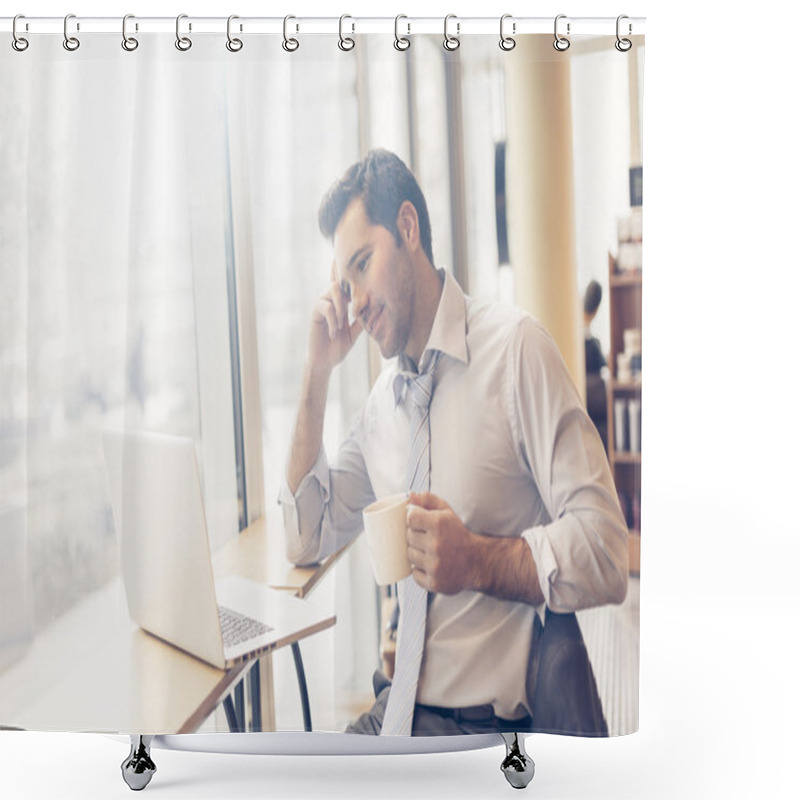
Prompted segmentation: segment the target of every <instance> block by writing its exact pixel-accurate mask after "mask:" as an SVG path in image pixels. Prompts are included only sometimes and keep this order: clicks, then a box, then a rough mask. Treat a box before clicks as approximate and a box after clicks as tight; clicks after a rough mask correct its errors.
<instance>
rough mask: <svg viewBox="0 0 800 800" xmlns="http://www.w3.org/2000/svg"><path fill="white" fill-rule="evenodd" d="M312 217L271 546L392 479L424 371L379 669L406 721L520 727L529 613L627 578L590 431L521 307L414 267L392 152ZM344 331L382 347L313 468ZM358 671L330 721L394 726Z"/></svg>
mask: <svg viewBox="0 0 800 800" xmlns="http://www.w3.org/2000/svg"><path fill="white" fill-rule="evenodd" d="M319 216H320V227H321V230H322V232H323V234H325V235H326V236H328V237H329V238H331V239H332V242H333V254H334V262H333V275H332V278H333V280H332V282H331V285H330V287H329V288H328V290H327V291H326V293H325V294H324V295H323V296H322V298H321V299H320V301H319V302H318V304H317V305H316V307H315V309H314V311H313V314H312V321H311V330H310V334H309V344H308V354H307V361H306V365H305V371H304V378H303V387H302V393H301V399H300V404H299V410H298V415H297V422H296V427H295V431H294V438H293V443H292V448H291V452H290V456H289V463H288V468H287V475H286V486H285V487H284V490H283V492H282V496H281V503H282V505H283V511H284V520H285V524H286V535H287V552H288V556H289V558H290V560H292V561H293V562H295V563H300V564H303V563H312V562H314V561H317V560H319V559H321V558H324V557H326V556H327V555H329V554H331V553H333V552H335V551H336V550H337V549H338V548H340V547H342V546H343V545H344V544H345V543H346V542H347V541H349V540H350V539H352V538H353V537H354V536H356V535H357V534H358V533H359V532H360V530H361V528H362V521H361V512H362V510H363V509H364V508H365V507H366V506H367V505H368V504H369V503H370V502H372V501H373V500H374V499H375V498H380V497H384V496H386V495H389V494H394V493H397V492H402V491H406V490H407V489H408V488H409V485H408V484H407V483H406V481H407V480H408V478H407V475H408V471H407V467H409V468H410V466H411V464H410V461H413V459H409V454H410V449H413V448H412V446H411V445H410V443H412V442H416V441H417V439H416V438H415V436H416V435H417V434H418V433H419V430H421V429H422V426H418V425H416V424H415V426H414V429H413V430H412V419H413V418H414V411H413V409H412V408H411V403H410V402H409V398H408V395H409V394H410V389H409V386H410V384H409V381H413V379H414V378H415V377H421V376H420V373H422V374H430V375H432V376H433V389H432V399H431V401H430V406H429V409H428V410H427V412H426V413H427V415H428V419H427V427H428V429H429V450H423V451H422V452H423V453H424V458H422V459H418V461H420V462H421V463H423V464H424V466H425V469H424V478H425V481H426V483H427V481H428V480H429V483H430V491H415V492H412V493H411V495H410V508H409V513H408V530H407V540H408V557H409V562H410V563H411V565H412V569H413V571H412V577H411V578H410V579H407V581H412V582H413V584H414V585H413V586H405V587H403V588H402V591H403V593H402V594H401V613H400V628H399V640H398V652H397V664H396V670H395V680H394V683H395V685H397V684H398V683H400V682H401V678H400V677H399V676H400V674H401V672H403V673H404V674H407V673H411V678H410V679H409V680H410V684H409V685H410V687H411V692H412V697H411V702H412V706H413V708H412V710H411V711H410V712H409V714H411V713H413V729H412V730H411V731H409V732H413V733H414V734H442V733H447V734H455V733H472V732H481V731H497V730H509V731H510V730H514V729H518V730H525V729H526V726H528V727H529V726H530V724H531V719H530V713H531V699H530V698H529V697H528V694H527V692H526V678H527V672H528V669H529V657H530V655H531V650H532V645H535V642H534V637H533V632H534V627H535V626H534V621H535V617H536V615H538V616H539V619H540V620H541V621H544V618H545V617H544V613H545V607H547V608H549V609H551V610H552V611H565V612H566V611H574V610H576V609H579V608H584V607H587V606H594V605H600V604H605V603H619V602H622V600H623V599H624V597H625V593H626V590H627V567H628V564H627V529H626V527H625V523H624V520H623V519H622V516H621V514H620V511H619V506H618V503H617V499H616V492H615V489H614V485H613V481H612V479H611V476H610V473H609V469H608V465H607V461H606V458H605V454H604V452H603V447H602V444H601V443H600V440H599V439H598V437H597V432H596V431H595V429H594V426H593V425H592V424H591V422H590V421H589V419H588V417H587V416H586V412H585V410H584V409H583V408H582V403H581V400H580V398H579V396H578V394H577V392H576V390H575V388H574V386H573V384H572V382H571V381H570V379H569V377H568V375H567V372H566V368H565V366H564V363H563V361H562V359H561V357H560V355H559V353H558V350H557V348H556V346H555V344H554V342H553V341H552V339H551V338H550V336H549V335H548V334H547V332H546V331H545V330H544V328H543V327H542V326H541V324H539V323H538V322H537V321H536V320H534V319H533V318H532V317H530V316H529V315H527V314H525V313H523V312H521V311H519V310H517V309H513V308H508V307H503V306H499V305H493V304H486V303H480V302H477V301H475V300H473V299H471V298H469V297H467V296H465V295H464V294H463V293H462V291H461V289H460V288H459V286H458V284H457V283H456V282H455V280H454V279H453V278H452V276H451V275H450V274H448V273H445V272H444V270H440V271H437V270H436V269H435V268H434V266H433V255H432V249H431V231H430V222H429V218H428V211H427V207H426V204H425V199H424V197H423V195H422V192H421V190H420V188H419V186H418V185H417V182H416V180H415V178H414V176H413V175H412V174H411V172H410V171H409V170H408V168H407V167H406V166H405V164H403V162H402V161H401V160H400V159H399V158H398V157H397V156H395V155H393V154H391V153H388V152H386V151H381V150H378V151H373V152H371V153H369V154H368V155H367V156H366V157H365V158H364V159H363V160H362V161H360V162H358V163H357V164H354V165H353V166H352V167H351V168H350V169H349V170H348V171H347V172H346V173H345V175H344V176H343V178H342V179H341V180H340V181H339V182H338V183H337V184H336V185H335V186H334V187H333V188H332V189H331V191H330V192H329V194H328V196H327V197H326V198H325V199H324V201H323V203H322V206H321V208H320V215H319ZM350 307H351V309H352V321H351V320H350V319H349V313H348V308H350ZM363 329H366V331H367V334H368V335H369V336H371V337H372V338H373V339H374V341H375V342H376V343H377V345H378V347H379V348H380V351H381V354H382V355H383V356H384V358H387V359H395V361H394V362H393V363H391V365H390V366H389V367H387V368H386V369H385V370H383V372H382V373H381V375H380V376H379V377H378V379H377V381H376V383H375V385H374V387H373V389H372V391H371V392H370V395H369V397H368V399H367V401H366V403H365V405H364V407H363V409H362V412H361V415H360V417H359V419H358V421H357V423H356V425H355V426H354V428H353V430H352V431H351V433H350V435H349V436H348V438H347V439H346V441H345V442H344V443H343V444H342V446H341V447H340V449H339V452H338V455H337V459H336V462H335V463H334V464H331V465H330V466H329V465H328V461H327V455H326V453H325V449H324V447H323V446H322V430H323V418H324V410H325V403H326V398H327V391H328V382H329V379H330V376H331V373H332V371H333V369H334V368H335V366H336V365H337V364H338V363H340V362H341V361H342V360H343V359H344V358H345V357H346V355H347V354H348V352H349V351H350V349H351V348H352V346H353V344H354V342H355V341H356V339H357V338H358V336H359V335H360V334H361V332H362V330H363ZM427 443H428V442H427V440H426V445H427ZM418 472H419V470H418V471H417V472H415V473H414V474H415V475H417V474H418ZM412 488H414V487H412ZM426 488H427V487H426ZM418 587H421V589H423V590H427V593H428V594H427V596H424V595H423V596H424V597H425V600H424V602H425V603H426V606H424V607H423V617H424V619H423V621H422V625H423V631H424V647H423V648H422V654H421V657H420V656H419V655H417V656H416V658H417V664H418V666H416V665H415V666H414V668H413V669H412V668H410V667H407V665H406V664H405V663H404V659H406V658H407V657H406V656H404V655H403V653H404V650H403V647H404V638H405V640H406V641H408V642H411V641H412V638H413V637H412V636H411V634H408V633H407V631H405V630H404V629H405V628H410V626H411V625H412V622H411V620H412V618H413V615H412V614H411V613H410V612H408V611H407V610H406V607H405V603H404V597H405V596H407V597H416V596H418V593H419V592H420V588H418ZM405 602H409V603H410V601H405ZM413 624H415V625H416V622H415V623H413ZM404 634H407V635H405V636H404ZM420 635H421V634H420ZM408 647H411V645H410V644H409V645H408ZM534 649H535V648H534ZM408 658H411V657H408ZM420 658H421V663H420ZM404 680H405V679H404ZM375 684H376V685H375V690H376V703H375V705H374V707H373V708H372V710H371V711H370V712H368V713H367V714H365V715H363V716H362V717H361V718H360V719H359V720H357V721H356V723H354V725H351V726H350V727H349V728H348V730H350V731H355V732H361V733H384V734H386V733H387V732H389V733H395V732H402V728H397V727H396V726H395V725H394V723H392V724H391V725H390V724H389V721H388V719H387V720H384V715H386V716H387V717H390V716H391V717H394V716H395V715H394V714H393V713H390V712H387V704H388V705H389V706H390V708H391V705H392V702H391V701H392V700H396V702H394V706H395V707H396V706H398V704H400V703H401V700H400V699H398V698H399V696H400V690H399V689H398V690H397V694H396V695H395V698H392V687H390V685H389V683H388V681H387V680H385V679H381V678H380V677H378V679H377V680H376V681H375ZM414 701H415V704H414ZM409 720H410V717H409ZM387 727H388V728H390V730H387Z"/></svg>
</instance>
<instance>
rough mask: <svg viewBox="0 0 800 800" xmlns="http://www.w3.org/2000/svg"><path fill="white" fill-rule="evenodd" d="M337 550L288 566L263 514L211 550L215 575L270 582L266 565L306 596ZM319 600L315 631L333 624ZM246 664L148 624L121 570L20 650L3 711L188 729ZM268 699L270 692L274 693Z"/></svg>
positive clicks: (2, 687)
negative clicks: (187, 649)
mask: <svg viewBox="0 0 800 800" xmlns="http://www.w3.org/2000/svg"><path fill="white" fill-rule="evenodd" d="M268 558H271V559H273V563H272V566H271V567H270V566H268ZM335 560H336V557H332V558H331V559H328V561H327V562H326V563H325V564H323V565H320V566H318V567H314V568H305V569H301V570H296V569H295V568H292V567H291V565H289V564H288V562H286V559H285V556H284V555H283V548H282V543H281V542H279V541H277V542H272V541H268V537H267V535H266V530H265V525H264V523H263V521H262V522H259V523H256V524H255V525H253V526H251V527H250V528H248V529H247V530H246V531H245V532H243V533H241V534H239V535H238V536H237V537H236V539H234V540H232V541H231V542H229V543H228V544H227V545H225V546H224V547H223V548H221V550H220V551H219V553H218V554H217V555H215V557H214V559H213V561H214V572H215V576H216V577H218V578H220V577H225V576H227V575H242V576H244V577H247V578H250V579H251V580H255V581H259V582H261V583H268V582H269V579H268V578H269V576H268V573H270V572H271V573H273V574H275V575H277V576H278V577H279V578H282V579H279V580H277V581H276V583H277V584H278V585H280V586H281V587H282V588H288V589H290V590H292V591H295V592H296V593H297V594H298V595H299V596H300V597H306V598H307V597H308V594H309V592H310V591H311V589H312V588H313V587H314V585H316V584H317V583H318V581H319V580H320V578H321V577H322V576H323V575H324V574H325V573H326V572H327V570H328V569H330V567H331V565H332V564H333V563H334V561H335ZM320 599H321V600H324V598H320ZM306 602H309V603H312V604H314V603H316V600H315V599H308V600H307V601H306ZM316 605H317V606H318V608H317V609H316V610H317V612H318V617H319V626H318V627H316V628H315V631H319V630H323V629H325V628H329V627H331V626H332V625H333V624H334V623H335V621H336V618H335V615H334V614H333V609H332V608H329V607H326V604H325V603H322V602H320V603H316ZM287 643H289V642H287ZM269 657H270V654H269V653H267V654H266V656H264V657H263V658H266V659H269ZM250 666H251V662H245V663H244V664H241V665H237V666H235V667H233V668H232V669H229V670H219V669H216V668H215V667H212V666H209V665H208V664H205V663H204V662H202V661H200V660H198V659H196V658H194V657H193V656H190V655H188V654H186V653H183V652H182V651H180V650H178V649H177V648H174V647H172V646H171V645H168V644H166V643H164V642H162V641H161V640H159V639H157V638H155V637H154V636H151V635H149V634H147V633H144V632H143V631H142V630H141V629H139V628H138V626H137V625H135V623H133V622H132V621H131V620H130V618H129V616H128V609H127V603H126V600H125V593H124V588H123V586H122V579H121V577H118V578H117V579H115V580H114V581H112V582H111V583H109V584H108V585H107V586H105V587H104V588H103V589H101V590H99V591H98V592H96V593H94V594H92V595H90V596H89V597H87V598H85V599H84V600H83V601H81V602H80V603H78V605H77V606H75V607H74V608H72V609H70V610H69V611H68V612H67V613H65V614H64V615H63V616H62V617H60V618H59V619H58V620H57V621H56V622H55V623H53V624H52V625H51V626H50V627H48V628H47V629H45V630H44V631H42V632H41V633H40V634H39V635H38V636H37V637H36V639H35V640H34V643H33V645H32V646H31V649H30V650H29V651H28V653H27V654H26V655H25V657H24V658H22V659H21V660H20V661H19V662H17V663H16V664H14V665H13V666H12V667H10V668H9V669H8V670H6V672H4V673H3V675H2V676H0V721H2V724H3V725H4V726H11V727H18V728H24V729H29V730H67V731H93V732H100V733H142V734H151V733H190V732H192V731H194V730H196V729H197V728H198V726H199V725H200V724H201V723H202V722H203V720H204V719H205V718H206V717H207V716H208V715H209V714H210V713H211V712H212V711H213V709H214V708H215V707H216V705H217V704H218V703H219V702H220V701H221V700H222V699H223V698H224V697H225V695H226V694H227V692H228V691H229V690H230V688H231V686H232V685H233V684H234V683H235V682H236V681H237V680H238V679H239V678H240V677H241V676H242V673H243V672H244V671H245V670H246V669H248V668H249V667H250ZM263 694H264V695H267V694H268V693H267V692H264V693H263ZM265 700H266V701H268V702H269V703H270V704H271V702H272V698H271V696H268V697H266V698H265Z"/></svg>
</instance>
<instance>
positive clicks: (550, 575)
mask: <svg viewBox="0 0 800 800" xmlns="http://www.w3.org/2000/svg"><path fill="white" fill-rule="evenodd" d="M522 538H523V539H524V540H525V541H526V542H527V544H528V547H530V550H531V555H532V556H533V563H534V564H535V565H536V576H537V578H538V579H539V588H540V589H541V590H542V595H543V596H544V602H543V603H540V604H539V605H537V606H534V608H535V609H536V613H537V614H538V616H539V619H540V620H541V622H542V625H544V619H545V610H546V609H547V607H548V606H549V605H550V586H551V580H553V579H555V576H556V574H557V573H558V563H557V562H556V557H555V553H553V548H552V547H551V545H550V541H549V540H548V538H547V536H546V535H544V530H543V529H542V528H531V529H530V530H527V531H523V532H522Z"/></svg>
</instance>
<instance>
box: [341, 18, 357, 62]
mask: <svg viewBox="0 0 800 800" xmlns="http://www.w3.org/2000/svg"><path fill="white" fill-rule="evenodd" d="M346 19H353V18H352V17H351V16H350V15H349V14H342V16H341V17H339V49H340V50H344V52H345V53H346V52H348V51H349V50H352V49H353V48H354V47H355V46H356V43H355V40H354V39H351V38H350V37H349V36H344V34H343V33H342V25H343V24H344V21H345V20H346ZM355 32H356V26H355V23H353V33H355Z"/></svg>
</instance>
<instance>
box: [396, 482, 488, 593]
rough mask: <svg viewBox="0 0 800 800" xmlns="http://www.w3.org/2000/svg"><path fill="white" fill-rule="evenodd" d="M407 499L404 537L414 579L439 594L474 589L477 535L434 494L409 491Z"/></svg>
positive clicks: (477, 567) (477, 562)
mask: <svg viewBox="0 0 800 800" xmlns="http://www.w3.org/2000/svg"><path fill="white" fill-rule="evenodd" d="M408 502H409V505H408V516H407V526H406V540H407V542H408V560H409V562H410V563H411V566H412V568H413V575H414V580H416V582H417V583H418V584H419V585H420V586H422V587H424V588H425V589H427V590H428V591H429V592H439V593H441V594H456V593H458V592H462V591H464V590H470V589H474V588H475V585H476V576H477V570H478V569H480V564H479V559H478V558H477V553H478V547H477V545H478V539H479V538H480V537H478V536H477V535H476V534H474V533H472V531H470V530H469V529H468V528H467V527H466V526H465V525H464V523H463V522H462V521H461V520H460V519H459V518H458V516H457V515H456V513H455V512H454V511H453V509H452V508H450V506H449V505H448V504H447V503H446V502H445V501H444V500H442V498H441V497H437V496H436V495H435V494H431V493H430V492H425V493H422V494H417V493H416V492H412V493H411V495H410V496H409V501H408Z"/></svg>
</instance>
